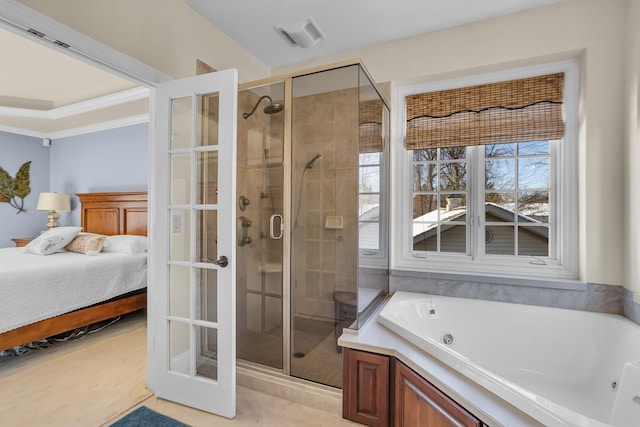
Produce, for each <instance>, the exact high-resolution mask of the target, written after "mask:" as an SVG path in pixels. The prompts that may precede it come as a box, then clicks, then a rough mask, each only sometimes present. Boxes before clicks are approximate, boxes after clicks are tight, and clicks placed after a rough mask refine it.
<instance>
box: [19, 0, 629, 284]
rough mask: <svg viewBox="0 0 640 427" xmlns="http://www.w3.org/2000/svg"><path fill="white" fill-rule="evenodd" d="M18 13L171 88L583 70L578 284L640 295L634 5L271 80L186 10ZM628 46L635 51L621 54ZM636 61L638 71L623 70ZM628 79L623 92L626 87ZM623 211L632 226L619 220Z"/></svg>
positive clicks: (603, 1)
mask: <svg viewBox="0 0 640 427" xmlns="http://www.w3.org/2000/svg"><path fill="white" fill-rule="evenodd" d="M21 1H22V2H23V3H24V4H26V5H27V6H30V7H33V8H35V9H36V10H39V11H41V12H43V13H45V14H47V15H49V16H51V17H52V18H54V19H56V20H58V21H60V22H62V23H64V24H67V25H69V26H71V27H72V28H75V29H77V30H79V31H81V32H83V33H85V34H87V35H89V36H90V37H93V38H95V39H97V40H100V41H102V42H104V43H106V44H108V45H110V46H112V47H114V48H115V49H118V50H120V51H122V52H123V53H125V54H128V55H130V56H133V57H135V58H137V59H139V60H141V61H143V62H145V63H147V64H148V65H150V66H152V67H155V68H157V69H159V70H161V71H164V72H166V73H167V74H170V75H172V76H174V77H184V76H188V75H193V74H194V73H195V65H194V63H195V59H196V58H200V59H202V60H204V61H205V62H207V63H209V64H210V65H211V66H213V67H215V68H217V69H224V68H228V67H235V68H238V69H239V70H240V78H241V80H242V81H247V80H254V79H257V78H260V77H264V76H266V75H268V74H270V72H272V74H278V73H284V72H288V71H292V70H298V69H301V68H307V67H310V66H314V65H321V64H327V63H331V62H337V61H341V60H344V59H349V58H356V57H357V58H362V59H363V61H364V62H365V64H366V66H367V68H368V69H369V71H370V72H371V74H372V75H373V77H374V79H376V81H391V82H392V84H393V85H394V86H398V85H403V84H408V83H415V82H421V81H429V80H438V79H445V78H451V77H455V76H461V75H468V74H477V73H480V72H486V71H495V70H500V69H508V68H513V67H516V66H522V65H528V64H535V63H541V62H549V61H552V60H558V59H566V58H577V59H579V61H580V72H581V100H580V101H581V102H580V109H581V132H580V167H579V178H580V189H579V199H580V212H579V213H580V215H579V219H580V279H581V280H585V281H588V282H592V283H605V284H612V285H619V284H624V286H625V287H627V288H629V289H634V290H638V289H640V284H638V282H639V278H640V271H639V270H638V268H639V267H637V264H638V262H637V260H638V254H639V252H640V249H638V248H637V247H638V243H637V241H638V238H640V227H638V226H636V225H633V224H632V221H634V220H635V218H632V217H633V215H631V212H637V208H638V207H639V206H637V204H638V202H637V201H636V202H634V201H632V200H631V198H633V197H634V195H635V197H636V200H637V199H638V197H637V196H638V195H640V194H639V193H640V184H636V183H632V184H630V185H626V184H625V183H626V182H633V181H635V182H638V178H640V173H638V172H635V171H633V169H635V170H637V169H638V168H637V167H634V168H628V173H627V176H625V168H623V167H622V165H623V164H624V161H623V158H624V156H625V155H627V158H630V159H632V160H635V159H638V156H639V155H640V152H639V151H640V150H639V149H638V147H636V145H637V139H638V130H637V127H638V125H637V121H638V120H637V113H636V114H635V117H630V114H626V112H630V106H631V105H633V106H634V108H637V102H638V94H637V84H638V64H637V62H638V61H637V56H638V43H637V39H638V30H637V28H635V27H637V22H638V18H639V16H638V15H639V13H638V0H565V1H563V2H562V3H560V4H556V5H551V6H546V7H542V8H539V9H535V10H529V11H525V12H521V13H517V14H512V15H507V16H503V17H499V18H495V19H491V20H486V21H482V22H478V23H473V24H468V25H464V26H460V27H456V28H452V29H448V30H443V31H438V32H435V33H431V34H425V35H421V36H417V37H412V38H408V39H404V40H400V41H396V42H390V43H384V44H379V45H375V46H370V47H367V48H362V49H357V50H352V51H347V52H343V53H340V54H337V55H330V56H325V57H322V58H318V59H315V60H312V61H306V62H304V63H296V64H290V65H288V66H286V67H279V68H277V69H274V70H269V69H268V67H267V66H266V65H265V64H263V63H261V62H260V61H259V60H257V59H256V58H255V57H253V56H252V55H251V54H249V53H248V52H247V51H245V50H244V49H242V48H241V47H239V46H238V45H237V44H236V43H235V42H233V41H231V40H230V39H228V38H227V37H226V35H224V34H223V33H221V32H220V31H218V30H217V29H215V28H214V27H213V26H211V25H209V24H208V23H207V22H206V21H205V20H204V18H201V17H200V16H199V15H197V14H196V12H195V11H193V10H192V9H191V8H189V7H188V6H187V5H186V4H184V3H183V2H181V1H177V0H162V1H160V0H138V1H135V2H131V1H127V0H114V1H109V2H102V1H97V0H91V1H89V0H58V1H56V2H50V1H47V0H21ZM114 22H117V23H118V24H117V25H114ZM627 29H628V31H625V30H627ZM629 34H632V35H633V36H634V37H635V41H633V42H629V43H626V41H627V40H628V39H630V37H629ZM631 56H635V58H636V59H635V61H632V62H633V63H632V64H629V65H628V66H627V68H626V69H625V61H626V58H627V57H631ZM625 71H626V74H625ZM625 75H626V76H627V80H626V83H621V82H625ZM634 87H635V88H636V89H635V92H634V93H633V94H631V93H630V92H631V91H633V89H634ZM625 93H626V94H629V96H625ZM625 178H627V179H629V181H626V180H625ZM625 208H627V210H628V212H629V215H625V214H624V212H625V210H624V209H625ZM631 209H633V210H631ZM625 218H626V222H625V221H624V220H625ZM625 236H628V237H627V238H626V240H625ZM626 253H627V254H628V256H625V254H626ZM625 260H626V262H625Z"/></svg>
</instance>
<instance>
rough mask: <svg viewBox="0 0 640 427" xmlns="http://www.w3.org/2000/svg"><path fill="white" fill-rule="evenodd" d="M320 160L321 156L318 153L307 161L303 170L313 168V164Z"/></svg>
mask: <svg viewBox="0 0 640 427" xmlns="http://www.w3.org/2000/svg"><path fill="white" fill-rule="evenodd" d="M320 158H322V154H320V153H318V154H316V155H315V156H313V159H311V160H309V161H308V162H307V164H306V166H305V167H304V168H305V169H311V168H312V167H313V164H314V163H315V162H316V160H318V159H320Z"/></svg>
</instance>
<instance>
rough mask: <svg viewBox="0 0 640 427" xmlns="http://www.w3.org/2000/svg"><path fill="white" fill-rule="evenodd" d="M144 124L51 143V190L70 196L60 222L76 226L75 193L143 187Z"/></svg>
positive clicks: (77, 207) (146, 142) (146, 125)
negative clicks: (69, 207)
mask: <svg viewBox="0 0 640 427" xmlns="http://www.w3.org/2000/svg"><path fill="white" fill-rule="evenodd" d="M148 136H149V125H148V124H146V123H143V124H139V125H134V126H127V127H123V128H118V129H111V130H106V131H102V132H95V133H91V134H86V135H78V136H72V137H68V138H61V139H56V140H53V141H52V142H51V182H50V185H51V191H56V192H58V193H67V194H69V195H70V196H71V212H70V213H67V214H61V215H60V224H61V225H80V209H79V202H78V198H77V197H76V196H75V194H76V193H89V192H94V191H134V190H146V189H147V178H148V177H147V170H148V169H147V165H148V155H147V153H148Z"/></svg>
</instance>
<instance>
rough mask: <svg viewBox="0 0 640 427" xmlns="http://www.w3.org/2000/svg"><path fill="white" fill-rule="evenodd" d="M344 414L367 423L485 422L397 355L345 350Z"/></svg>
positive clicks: (466, 426)
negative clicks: (401, 360)
mask: <svg viewBox="0 0 640 427" xmlns="http://www.w3.org/2000/svg"><path fill="white" fill-rule="evenodd" d="M343 362H344V366H343V369H344V376H343V388H342V393H343V394H342V399H343V401H342V416H343V417H344V418H346V419H349V420H351V421H355V422H358V423H361V424H365V425H368V426H374V427H378V426H385V427H386V426H394V427H422V426H428V427H472V426H473V427H482V426H484V424H483V423H482V422H481V421H480V420H478V419H477V418H476V417H474V416H473V415H472V414H471V413H470V412H469V411H467V410H466V409H464V408H463V407H462V406H460V405H459V404H458V403H456V402H455V401H454V400H452V399H451V398H450V397H449V396H447V395H446V394H444V393H443V392H442V391H440V390H439V389H438V388H437V387H435V386H434V385H433V384H431V383H430V382H428V381H427V380H425V379H424V378H422V377H421V376H420V375H418V374H416V373H415V372H414V371H413V370H412V369H411V368H409V367H408V366H406V365H405V364H403V363H402V362H400V361H399V360H397V359H396V358H394V357H389V356H384V355H380V354H374V353H367V352H363V351H358V350H352V349H349V348H345V349H344V350H343Z"/></svg>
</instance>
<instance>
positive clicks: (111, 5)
mask: <svg viewBox="0 0 640 427" xmlns="http://www.w3.org/2000/svg"><path fill="white" fill-rule="evenodd" d="M19 1H20V2H21V3H23V4H25V5H26V6H28V7H30V8H32V9H35V10H37V11H38V12H41V13H43V14H45V15H47V16H49V17H51V18H53V19H55V20H56V21H58V22H61V23H62V24H65V25H67V26H69V27H71V28H73V29H74V30H77V31H79V32H81V33H83V34H86V35H87V36H89V37H91V38H93V39H95V40H98V41H100V42H102V43H104V44H106V45H108V46H110V47H112V48H114V49H116V50H118V51H120V52H122V53H124V54H126V55H129V56H131V57H133V58H136V59H137V60H139V61H142V62H144V63H145V64H147V65H149V66H151V67H153V68H156V69H157V70H160V71H163V72H164V73H166V74H168V75H170V76H172V77H175V78H181V77H188V76H193V75H195V74H196V59H200V60H202V61H204V62H206V63H207V64H209V65H210V66H212V67H213V68H215V69H217V70H224V69H226V68H237V69H238V70H239V79H240V81H241V82H244V81H251V80H256V79H260V78H264V77H267V76H269V75H270V71H271V70H270V68H269V67H268V66H267V65H266V64H264V63H263V62H261V61H260V60H259V59H258V58H256V57H255V56H253V55H252V54H251V53H249V52H248V51H247V50H245V49H244V48H242V47H241V46H240V45H239V44H237V43H236V42H234V41H233V40H231V39H230V38H229V37H228V36H227V35H226V34H225V33H223V32H222V31H220V30H218V29H217V28H216V27H214V26H213V25H211V24H210V23H209V21H207V20H206V19H205V18H204V17H202V16H201V15H200V14H198V13H197V12H196V11H195V10H193V9H192V8H191V7H190V6H189V5H187V4H186V3H185V2H183V1H180V0H135V1H131V0H109V1H101V0H56V1H50V0H19Z"/></svg>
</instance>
